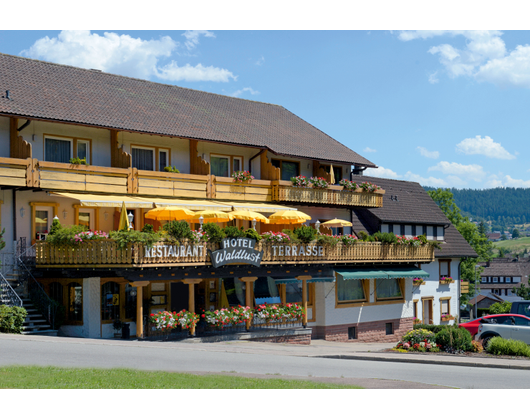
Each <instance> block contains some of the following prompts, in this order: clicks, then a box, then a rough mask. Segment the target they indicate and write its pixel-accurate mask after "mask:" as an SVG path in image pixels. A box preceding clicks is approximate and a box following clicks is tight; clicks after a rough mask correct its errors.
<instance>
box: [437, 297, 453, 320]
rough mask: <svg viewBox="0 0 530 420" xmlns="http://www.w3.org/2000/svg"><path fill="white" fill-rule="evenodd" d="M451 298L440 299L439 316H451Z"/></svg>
mask: <svg viewBox="0 0 530 420" xmlns="http://www.w3.org/2000/svg"><path fill="white" fill-rule="evenodd" d="M450 302H451V298H440V315H442V316H443V315H451V303H450Z"/></svg>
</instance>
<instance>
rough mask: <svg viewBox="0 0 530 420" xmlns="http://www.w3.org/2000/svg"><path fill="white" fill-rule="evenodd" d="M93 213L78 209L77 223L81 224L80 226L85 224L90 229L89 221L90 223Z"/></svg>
mask: <svg viewBox="0 0 530 420" xmlns="http://www.w3.org/2000/svg"><path fill="white" fill-rule="evenodd" d="M92 214H93V213H92V212H88V211H87V212H85V211H80V212H79V222H78V225H81V226H85V227H86V229H87V230H88V229H92V226H91V223H92V219H93V218H92V217H91V215H92Z"/></svg>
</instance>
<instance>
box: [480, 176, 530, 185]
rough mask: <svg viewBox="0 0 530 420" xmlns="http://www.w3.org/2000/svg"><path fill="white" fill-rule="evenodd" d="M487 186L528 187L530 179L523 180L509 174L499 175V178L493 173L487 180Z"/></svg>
mask: <svg viewBox="0 0 530 420" xmlns="http://www.w3.org/2000/svg"><path fill="white" fill-rule="evenodd" d="M488 187H489V188H496V187H512V188H530V180H528V181H525V180H522V179H514V178H512V177H511V176H510V175H504V176H501V178H499V177H497V176H495V175H494V176H492V177H490V179H489V181H488Z"/></svg>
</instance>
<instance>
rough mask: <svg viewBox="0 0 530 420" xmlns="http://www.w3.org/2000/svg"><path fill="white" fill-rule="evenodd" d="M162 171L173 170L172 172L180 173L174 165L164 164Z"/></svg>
mask: <svg viewBox="0 0 530 420" xmlns="http://www.w3.org/2000/svg"><path fill="white" fill-rule="evenodd" d="M164 171H166V172H173V173H174V174H180V171H179V170H178V169H177V167H176V166H166V167H165V168H164Z"/></svg>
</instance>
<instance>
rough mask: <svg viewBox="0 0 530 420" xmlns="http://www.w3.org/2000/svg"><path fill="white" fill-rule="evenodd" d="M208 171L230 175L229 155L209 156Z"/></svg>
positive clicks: (213, 173) (217, 174)
mask: <svg viewBox="0 0 530 420" xmlns="http://www.w3.org/2000/svg"><path fill="white" fill-rule="evenodd" d="M210 171H211V173H212V175H215V176H230V175H231V174H230V156H213V155H212V156H210Z"/></svg>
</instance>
